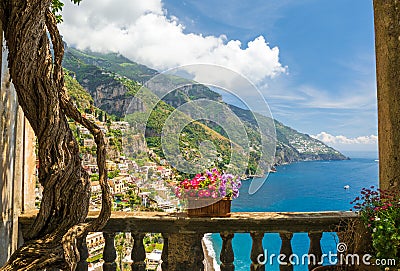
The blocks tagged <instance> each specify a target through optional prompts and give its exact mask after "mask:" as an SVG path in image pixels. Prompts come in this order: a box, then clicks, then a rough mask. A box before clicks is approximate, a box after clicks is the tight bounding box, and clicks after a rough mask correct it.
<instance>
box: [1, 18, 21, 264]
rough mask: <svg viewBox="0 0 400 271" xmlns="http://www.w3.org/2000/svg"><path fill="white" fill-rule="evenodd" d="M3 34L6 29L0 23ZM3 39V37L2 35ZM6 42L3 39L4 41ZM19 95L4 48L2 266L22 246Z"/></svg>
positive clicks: (2, 55) (2, 89)
mask: <svg viewBox="0 0 400 271" xmlns="http://www.w3.org/2000/svg"><path fill="white" fill-rule="evenodd" d="M0 33H1V34H0V37H2V33H3V32H2V31H1V26H0ZM0 41H1V38H0ZM0 44H2V41H1V43H0ZM18 111H19V110H18V103H17V95H16V92H15V90H14V87H13V84H12V83H11V81H10V75H9V72H8V68H7V50H6V47H5V46H2V49H1V87H0V240H1V242H0V266H2V265H3V264H4V263H5V262H6V261H7V259H8V258H9V257H10V255H11V253H12V252H13V251H14V250H15V249H16V248H17V246H18V235H19V232H18V216H19V214H20V212H21V205H22V196H21V187H22V175H21V172H20V169H21V168H22V165H23V157H22V156H21V150H22V145H23V144H22V141H23V140H22V138H21V136H22V134H23V129H22V127H23V126H22V125H21V124H22V122H21V121H22V120H23V115H21V114H20V113H21V112H18Z"/></svg>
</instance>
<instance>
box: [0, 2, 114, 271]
mask: <svg viewBox="0 0 400 271" xmlns="http://www.w3.org/2000/svg"><path fill="white" fill-rule="evenodd" d="M50 3H51V1H49V0H2V1H1V3H0V19H1V21H2V24H3V29H4V35H5V40H6V42H7V46H8V49H9V59H8V63H9V69H10V74H11V79H12V82H13V84H14V86H15V89H16V91H17V95H18V102H19V104H20V105H21V107H22V109H23V111H24V113H25V116H26V117H27V119H28V121H29V122H30V124H31V126H32V128H33V130H34V132H35V134H36V136H37V139H38V143H39V150H38V155H39V163H40V167H39V181H40V183H41V185H42V186H43V188H44V190H43V199H42V203H41V208H40V211H39V214H38V216H37V218H36V220H35V222H34V224H33V225H32V228H31V230H30V233H29V236H28V240H27V241H26V243H25V244H24V245H23V246H22V247H21V248H20V249H18V250H17V251H16V252H15V253H14V254H13V255H12V256H11V258H10V260H9V261H8V263H7V264H6V265H5V266H4V267H2V268H0V270H1V271H3V270H41V269H44V268H49V267H58V268H62V269H70V270H74V269H75V266H76V262H77V261H79V253H78V251H77V248H76V239H77V238H78V237H80V236H82V235H83V234H84V233H86V232H88V231H96V230H100V229H101V227H102V226H104V224H105V223H106V222H107V220H108V218H109V216H110V214H111V197H110V192H109V187H108V185H107V172H106V168H105V144H104V138H103V134H102V132H101V131H100V129H99V128H98V127H97V126H96V125H94V124H93V123H91V122H89V121H88V120H86V119H84V118H82V116H81V114H80V113H79V112H78V110H77V109H76V108H75V107H74V106H73V105H72V103H71V102H70V100H69V97H68V96H67V94H66V92H65V88H64V77H63V73H62V67H61V61H62V57H63V53H64V48H63V44H62V40H61V38H60V35H59V33H58V29H57V26H56V21H55V17H54V15H53V14H52V13H51V12H50V9H49V7H50ZM48 33H49V34H50V37H51V43H52V45H53V48H54V57H52V55H51V52H50V40H49V36H48ZM67 117H70V118H73V119H74V120H75V121H77V122H79V123H81V124H82V125H84V126H85V127H86V128H88V129H89V130H90V131H91V133H92V134H93V135H94V137H95V141H96V144H97V146H98V150H97V162H98V166H99V172H100V184H101V186H102V193H103V197H102V198H103V200H102V211H101V213H100V215H99V217H98V219H97V220H95V221H94V222H93V223H90V224H89V223H84V221H85V218H86V216H87V213H88V206H89V199H90V181H89V176H88V175H87V174H86V172H85V171H84V170H83V169H82V166H81V159H80V157H79V148H78V144H77V142H76V140H75V138H74V137H73V134H72V131H71V130H70V128H69V126H68V121H67Z"/></svg>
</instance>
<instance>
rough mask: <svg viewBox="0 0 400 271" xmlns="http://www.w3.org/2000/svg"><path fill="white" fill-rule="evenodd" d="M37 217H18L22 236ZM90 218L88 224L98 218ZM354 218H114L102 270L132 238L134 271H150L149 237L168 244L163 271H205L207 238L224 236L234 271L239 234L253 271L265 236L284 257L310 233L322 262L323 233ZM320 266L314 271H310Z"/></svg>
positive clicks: (110, 270) (224, 263)
mask: <svg viewBox="0 0 400 271" xmlns="http://www.w3.org/2000/svg"><path fill="white" fill-rule="evenodd" d="M35 215H36V213H34V212H31V213H26V214H23V215H21V216H20V217H19V223H20V226H21V228H22V232H24V231H27V230H29V225H30V224H31V223H32V222H33V220H34V217H35ZM96 215H97V214H96V213H90V214H89V216H88V220H89V221H90V220H92V219H94V218H95V217H96ZM356 217H357V215H356V214H354V213H352V212H307V213H293V212H275V213H257V212H249V213H232V216H231V217H227V218H204V217H202V218H192V217H187V216H186V214H182V213H180V214H167V213H162V212H130V213H127V212H113V213H112V216H111V218H110V220H109V221H108V223H107V225H106V226H105V228H104V229H103V236H104V238H105V247H104V252H103V260H104V263H103V270H104V271H115V270H117V264H116V262H115V261H116V259H117V252H116V247H115V243H114V238H115V235H116V233H119V232H130V233H131V236H132V239H133V240H134V242H133V248H132V254H131V258H132V261H133V263H132V270H134V271H145V269H146V264H145V258H146V253H145V248H144V245H143V238H144V236H145V233H161V234H162V235H163V239H164V247H163V251H162V256H161V259H162V270H163V271H166V270H169V271H189V270H190V271H202V270H205V266H204V253H203V247H202V242H201V240H202V237H203V235H204V234H205V233H219V234H220V236H221V238H222V249H221V253H220V261H221V265H220V268H221V271H233V270H235V266H234V258H235V257H234V252H233V248H232V239H233V237H234V235H235V233H250V235H251V238H252V249H251V252H250V259H251V262H252V263H251V266H250V267H249V269H250V270H251V271H261V270H265V266H264V265H260V264H259V263H258V261H257V257H258V255H260V254H262V253H263V252H264V250H263V245H262V240H263V237H264V234H265V233H271V232H274V233H279V235H280V237H281V240H282V245H281V253H282V254H285V255H291V254H292V247H291V239H292V236H293V233H297V232H307V233H308V236H309V239H310V249H309V253H310V254H311V253H312V254H314V255H315V256H316V257H317V258H318V259H319V258H320V256H321V255H322V252H321V245H320V240H321V237H322V233H323V232H332V231H335V230H337V226H338V225H339V224H341V223H346V222H348V221H349V220H351V219H356ZM80 242H81V244H82V245H81V246H80V252H81V261H80V262H79V265H78V269H77V270H80V271H81V270H87V269H88V264H87V262H86V259H87V257H88V251H87V247H86V242H82V240H80ZM314 267H315V266H310V269H312V268H314ZM280 269H281V270H293V266H291V265H286V266H285V265H281V266H280Z"/></svg>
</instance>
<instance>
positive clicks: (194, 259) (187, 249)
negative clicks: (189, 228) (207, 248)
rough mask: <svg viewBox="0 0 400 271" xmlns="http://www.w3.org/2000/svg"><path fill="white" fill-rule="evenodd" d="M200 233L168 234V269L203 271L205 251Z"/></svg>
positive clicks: (172, 270)
mask: <svg viewBox="0 0 400 271" xmlns="http://www.w3.org/2000/svg"><path fill="white" fill-rule="evenodd" d="M202 238H203V234H199V233H171V234H169V235H168V270H169V271H187V270H190V271H203V270H204V264H203V260H204V253H203V247H202V244H201V240H202Z"/></svg>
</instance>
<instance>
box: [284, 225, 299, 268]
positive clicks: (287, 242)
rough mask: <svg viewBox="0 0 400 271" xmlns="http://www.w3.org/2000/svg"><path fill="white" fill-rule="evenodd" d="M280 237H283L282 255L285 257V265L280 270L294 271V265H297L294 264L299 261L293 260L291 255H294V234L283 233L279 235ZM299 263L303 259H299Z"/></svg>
mask: <svg viewBox="0 0 400 271" xmlns="http://www.w3.org/2000/svg"><path fill="white" fill-rule="evenodd" d="M279 236H280V237H281V240H282V246H281V252H280V254H282V255H285V258H284V259H283V262H284V264H280V266H279V269H280V270H281V271H292V270H293V264H297V262H293V261H296V260H297V259H294V258H291V255H292V254H293V250H292V244H291V241H292V237H293V233H292V232H281V233H279ZM299 261H301V259H299Z"/></svg>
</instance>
